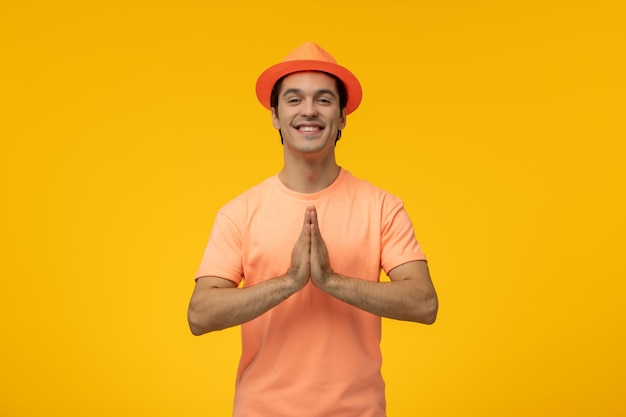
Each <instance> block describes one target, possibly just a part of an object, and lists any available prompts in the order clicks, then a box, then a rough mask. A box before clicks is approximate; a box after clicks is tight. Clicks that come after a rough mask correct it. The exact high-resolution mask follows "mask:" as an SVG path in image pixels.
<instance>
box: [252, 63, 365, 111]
mask: <svg viewBox="0 0 626 417" xmlns="http://www.w3.org/2000/svg"><path fill="white" fill-rule="evenodd" d="M302 71H321V72H326V73H329V74H332V75H334V76H336V77H337V78H339V79H340V80H341V81H342V82H343V84H344V85H345V86H346V92H347V93H348V102H347V103H346V114H350V113H352V112H353V111H355V110H356V109H357V107H359V104H361V99H362V98H363V91H362V90H361V83H359V80H358V79H357V78H356V77H355V76H354V74H352V73H351V72H350V71H349V70H348V69H346V68H344V67H342V66H341V65H337V64H333V63H331V62H323V61H313V60H295V61H283V62H281V63H279V64H276V65H273V66H271V67H269V68H268V69H266V70H265V71H263V73H262V74H261V75H260V76H259V78H258V80H257V82H256V96H257V98H258V99H259V101H260V102H261V104H262V105H263V106H264V107H265V108H267V109H271V108H272V106H271V103H270V95H271V94H272V88H274V84H276V81H278V80H279V79H281V78H282V77H284V76H285V75H288V74H292V73H294V72H302Z"/></svg>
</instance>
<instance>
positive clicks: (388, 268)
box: [189, 43, 438, 417]
mask: <svg viewBox="0 0 626 417" xmlns="http://www.w3.org/2000/svg"><path fill="white" fill-rule="evenodd" d="M361 96H362V93H361V86H360V84H359V81H358V80H357V78H356V77H355V76H354V75H353V74H352V73H351V72H350V71H348V70H347V69H345V68H344V67H341V66H339V65H337V63H336V61H335V60H334V58H333V57H332V56H330V55H329V54H328V53H327V52H326V51H324V50H323V49H322V48H320V47H319V46H318V45H316V44H314V43H306V44H304V45H302V46H300V47H299V48H297V49H296V50H294V51H293V52H292V53H291V54H290V55H288V56H287V58H286V59H285V61H283V62H281V63H279V64H277V65H274V66H272V67H270V68H268V69H267V70H266V71H265V72H264V73H263V74H261V76H260V77H259V79H258V81H257V97H258V99H259V100H260V102H261V103H262V104H263V105H264V106H265V107H266V108H268V109H270V110H271V112H272V123H273V125H274V127H275V128H276V129H278V130H279V133H280V136H281V138H282V141H283V145H284V166H283V168H282V170H281V171H280V172H279V173H278V174H277V175H276V176H274V177H271V178H269V179H267V180H265V181H264V182H262V183H261V184H259V185H257V186H256V187H253V188H252V189H250V190H248V191H246V192H245V193H243V194H242V195H240V196H239V197H237V198H235V199H234V200H232V201H231V202H229V203H228V204H226V205H225V206H224V207H223V208H222V209H221V210H219V212H218V213H217V216H216V219H215V223H214V225H213V230H212V232H211V236H210V239H209V243H208V245H207V248H206V250H205V253H204V257H203V259H202V263H201V265H200V268H199V270H198V273H197V275H196V287H195V289H194V292H193V295H192V298H191V302H190V306H189V325H190V327H191V331H192V332H193V333H194V334H196V335H200V334H203V333H207V332H211V331H214V330H219V329H224V328H227V327H231V326H236V325H241V327H242V356H241V361H240V364H239V370H238V373H237V380H236V394H235V403H234V413H233V415H234V416H236V417H239V416H242V417H243V416H246V417H250V416H253V417H256V416H259V417H278V416H298V417H322V416H323V417H328V416H333V417H341V416H343V417H383V416H385V394H384V389H385V387H384V382H383V379H382V377H381V373H380V368H381V362H382V358H381V352H380V338H381V319H380V317H381V316H382V317H390V318H394V319H399V320H410V321H415V322H420V323H427V324H430V323H433V322H434V321H435V317H436V315H437V308H438V303H437V296H436V294H435V290H434V287H433V285H432V282H431V279H430V276H429V273H428V267H427V265H426V261H425V257H424V255H423V253H422V250H421V249H420V246H419V244H418V243H417V241H416V239H415V236H414V234H413V226H412V223H411V221H410V220H409V217H408V215H407V213H406V212H405V210H404V207H403V204H402V202H401V201H400V200H399V199H398V198H396V197H394V196H393V195H390V194H389V193H387V192H385V191H383V190H381V189H379V188H376V187H374V186H373V185H371V184H369V183H367V182H365V181H362V180H359V179H357V178H355V177H353V176H352V175H351V174H350V173H349V172H348V171H346V170H344V169H343V168H341V167H340V166H339V165H338V164H337V162H336V160H335V145H336V141H337V140H338V139H339V137H340V136H341V130H342V129H343V128H344V127H345V126H346V116H347V115H348V114H349V113H351V112H352V111H354V110H356V108H357V107H358V106H359V104H360V101H361ZM381 268H382V269H383V270H384V271H385V273H386V274H387V275H388V276H389V278H390V282H379V274H380V270H381ZM242 279H243V281H244V284H245V285H243V286H242V287H239V283H240V282H241V280H242Z"/></svg>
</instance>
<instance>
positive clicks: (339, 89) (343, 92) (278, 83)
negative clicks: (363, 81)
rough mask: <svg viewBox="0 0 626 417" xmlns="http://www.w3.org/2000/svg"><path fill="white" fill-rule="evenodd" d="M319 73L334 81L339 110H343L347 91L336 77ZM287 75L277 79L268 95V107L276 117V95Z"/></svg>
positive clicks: (346, 100) (346, 102)
mask: <svg viewBox="0 0 626 417" xmlns="http://www.w3.org/2000/svg"><path fill="white" fill-rule="evenodd" d="M321 72H322V73H323V74H326V75H328V76H329V77H331V78H332V79H334V80H335V83H336V84H337V93H338V94H339V108H340V109H341V110H343V109H345V108H346V105H347V104H348V91H347V90H346V86H345V84H344V83H343V81H341V80H340V79H339V77H337V76H336V75H333V74H330V73H328V72H323V71H321ZM292 74H293V73H292ZM289 75H291V74H287V75H284V76H282V77H281V78H279V79H278V81H276V83H275V84H274V87H272V93H271V94H270V106H271V107H273V108H274V112H275V113H276V115H277V116H278V94H279V93H280V88H281V87H282V85H283V80H284V79H285V77H287V76H289Z"/></svg>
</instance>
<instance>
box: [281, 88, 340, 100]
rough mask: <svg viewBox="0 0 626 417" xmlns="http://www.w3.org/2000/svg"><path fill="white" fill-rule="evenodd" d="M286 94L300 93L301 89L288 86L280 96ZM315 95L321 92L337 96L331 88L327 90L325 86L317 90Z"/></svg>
mask: <svg viewBox="0 0 626 417" xmlns="http://www.w3.org/2000/svg"><path fill="white" fill-rule="evenodd" d="M288 94H302V90H301V89H299V88H288V89H286V90H285V92H284V93H283V94H282V97H285V96H286V95H288ZM315 94H316V95H322V94H330V95H331V96H333V97H335V98H336V97H337V95H336V94H335V93H334V92H333V90H329V89H327V88H322V89H321V90H317V91H316V92H315Z"/></svg>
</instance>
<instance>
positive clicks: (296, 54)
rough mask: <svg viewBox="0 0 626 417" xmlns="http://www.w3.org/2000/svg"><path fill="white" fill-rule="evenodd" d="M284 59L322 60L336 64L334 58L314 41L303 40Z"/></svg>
mask: <svg viewBox="0 0 626 417" xmlns="http://www.w3.org/2000/svg"><path fill="white" fill-rule="evenodd" d="M284 61H285V62H286V61H322V62H329V63H331V64H337V61H336V60H335V58H333V57H332V55H331V54H329V53H328V52H326V51H325V50H323V49H322V47H321V46H319V45H318V44H316V43H315V42H305V43H303V44H302V45H300V46H298V47H297V48H296V49H294V50H293V51H291V52H290V53H289V55H287V56H286V57H285V59H284Z"/></svg>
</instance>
